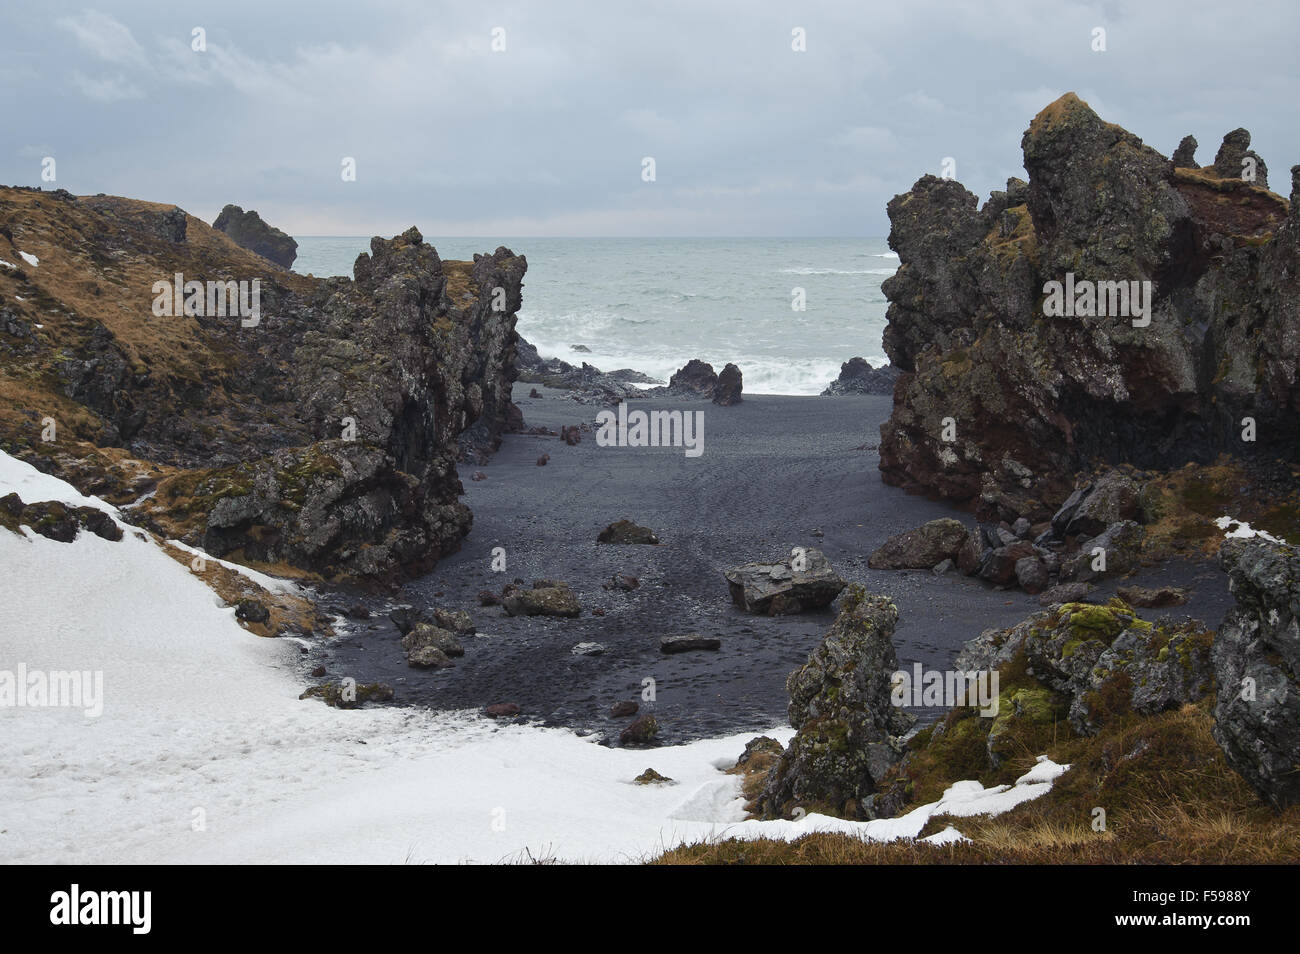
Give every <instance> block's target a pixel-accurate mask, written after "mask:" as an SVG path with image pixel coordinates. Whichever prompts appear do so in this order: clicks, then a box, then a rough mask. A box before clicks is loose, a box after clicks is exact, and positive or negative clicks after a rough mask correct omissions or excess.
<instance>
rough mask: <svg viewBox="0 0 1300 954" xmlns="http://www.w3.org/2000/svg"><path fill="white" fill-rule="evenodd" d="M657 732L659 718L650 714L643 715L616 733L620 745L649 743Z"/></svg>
mask: <svg viewBox="0 0 1300 954" xmlns="http://www.w3.org/2000/svg"><path fill="white" fill-rule="evenodd" d="M658 734H659V720H658V719H656V718H655V717H654V716H652V715H643V716H641V718H639V719H637V720H636V721H635V722H633V723H632V724H631V725H629V726H628V727H627V728H625V729H624V730H623V731H622V732H620V733H619V735H618V741H619V744H620V745H625V746H637V745H650V744H651V743H652V742H654V740H655V736H657V735H658Z"/></svg>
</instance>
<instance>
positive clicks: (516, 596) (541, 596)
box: [501, 580, 582, 619]
mask: <svg viewBox="0 0 1300 954" xmlns="http://www.w3.org/2000/svg"><path fill="white" fill-rule="evenodd" d="M541 584H548V585H541ZM507 590H508V591H509V592H508V593H507V594H506V595H505V596H503V598H502V600H501V605H502V606H503V607H505V611H506V615H508V616H560V617H565V618H568V619H573V618H576V617H577V616H579V615H580V614H581V613H582V607H580V606H579V605H578V598H577V596H575V595H574V593H573V590H571V589H570V588H569V586H568V584H567V583H559V582H556V581H554V580H539V581H537V583H536V584H534V585H533V588H532V589H531V590H526V589H522V588H513V589H512V588H510V587H507Z"/></svg>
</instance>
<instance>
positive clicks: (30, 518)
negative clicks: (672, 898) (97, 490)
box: [0, 493, 122, 543]
mask: <svg viewBox="0 0 1300 954" xmlns="http://www.w3.org/2000/svg"><path fill="white" fill-rule="evenodd" d="M23 526H27V527H31V529H32V530H33V531H35V532H36V533H38V534H40V535H41V536H43V537H45V538H47V539H49V540H54V541H56V542H57V543H71V542H72V541H74V540H76V539H77V534H78V533H80V532H81V531H82V530H83V529H85V530H89V531H90V532H91V533H93V534H94V535H95V536H97V537H100V538H102V539H104V540H109V541H111V542H113V543H116V542H118V541H119V540H121V539H122V528H121V527H119V526H118V525H117V523H116V522H115V521H114V520H113V518H112V517H110V516H109V515H108V514H106V513H105V512H104V511H102V510H99V509H98V508H96V507H74V506H72V505H70V504H65V503H62V502H60V501H57V500H42V501H39V502H37V503H31V504H27V503H23V499H22V498H21V497H20V496H18V494H16V493H11V494H6V495H5V496H4V497H0V527H7V528H8V529H10V530H12V531H14V532H15V533H16V532H19V528H20V527H23Z"/></svg>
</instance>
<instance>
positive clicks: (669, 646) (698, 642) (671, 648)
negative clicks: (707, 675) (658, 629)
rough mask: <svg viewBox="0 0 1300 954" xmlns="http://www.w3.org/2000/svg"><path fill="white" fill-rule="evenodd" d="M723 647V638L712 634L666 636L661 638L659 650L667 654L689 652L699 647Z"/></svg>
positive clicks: (710, 648)
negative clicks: (717, 637) (711, 635)
mask: <svg viewBox="0 0 1300 954" xmlns="http://www.w3.org/2000/svg"><path fill="white" fill-rule="evenodd" d="M721 648H722V640H720V639H715V638H713V637H710V636H697V635H694V634H692V635H690V636H664V637H663V638H662V639H660V640H659V651H660V652H661V653H664V654H666V655H671V654H673V653H689V652H692V651H694V650H697V649H704V650H718V649H721Z"/></svg>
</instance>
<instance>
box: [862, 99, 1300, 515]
mask: <svg viewBox="0 0 1300 954" xmlns="http://www.w3.org/2000/svg"><path fill="white" fill-rule="evenodd" d="M1243 132H1244V131H1243V130H1237V131H1234V133H1231V134H1229V138H1232V137H1236V138H1233V141H1232V143H1225V149H1226V148H1227V147H1228V146H1233V147H1234V149H1235V148H1236V147H1237V146H1239V145H1240V142H1239V140H1241V138H1242V137H1241V136H1240V134H1241V133H1243ZM1244 141H1245V143H1246V144H1247V145H1248V144H1249V138H1248V135H1247V136H1246V138H1245V140H1244ZM1022 148H1023V152H1024V163H1025V168H1026V169H1027V170H1028V172H1029V182H1028V183H1026V182H1023V181H1021V180H1018V179H1012V180H1010V181H1009V182H1008V185H1007V191H1006V192H994V193H993V195H992V196H991V197H990V199H989V201H988V202H986V203H985V205H984V206H983V208H979V207H978V202H977V200H976V197H975V196H974V195H973V194H971V193H970V192H968V191H967V190H966V189H964V188H963V187H962V186H961V185H960V184H958V183H957V182H955V181H951V180H943V179H937V178H935V177H933V176H925V177H923V178H922V179H920V180H919V181H918V182H917V183H916V185H914V186H913V187H912V190H911V191H910V192H908V193H906V194H904V195H900V196H897V197H895V198H894V199H893V200H892V201H891V202H890V203H889V216H890V221H891V231H890V245H891V247H892V248H893V249H894V250H895V251H897V252H898V255H899V258H900V262H901V265H900V268H899V270H898V273H897V274H896V275H895V276H893V277H892V278H890V279H889V280H888V281H886V282H885V284H884V291H885V294H886V296H887V297H888V299H889V301H890V306H889V311H888V322H889V323H888V327H887V328H886V331H885V336H884V342H885V349H886V351H887V353H888V354H889V356H890V358H891V360H892V361H893V363H894V364H895V365H896V366H898V367H899V368H901V369H902V370H903V371H904V372H905V373H904V374H903V375H902V376H901V378H900V380H899V381H898V383H897V386H896V388H895V392H894V412H893V415H892V417H891V419H890V420H889V421H888V422H887V423H886V424H885V425H884V426H883V427H882V438H883V440H882V444H881V463H880V467H881V471H882V473H883V478H884V480H885V481H886V482H887V483H890V484H895V485H901V486H905V487H908V488H911V489H916V490H922V491H925V492H929V493H934V494H938V495H941V496H944V497H948V498H951V499H954V500H956V501H960V502H963V503H968V504H971V505H973V506H975V507H976V508H977V509H978V510H979V511H980V512H981V514H982V515H984V516H986V517H988V518H990V519H1008V520H1014V519H1015V518H1016V517H1017V516H1022V515H1023V516H1026V517H1029V518H1030V519H1031V520H1037V519H1043V518H1044V517H1046V516H1050V513H1051V511H1052V510H1053V509H1054V508H1055V506H1056V505H1057V504H1059V503H1060V502H1061V500H1062V499H1064V497H1065V496H1066V495H1067V494H1068V492H1069V490H1070V481H1071V477H1072V475H1073V474H1074V473H1075V472H1076V471H1077V470H1079V469H1081V468H1083V467H1085V466H1088V465H1090V464H1092V463H1094V462H1098V461H1105V462H1120V461H1126V462H1129V463H1133V464H1136V465H1138V466H1143V467H1174V466H1181V465H1182V464H1185V463H1186V462H1188V461H1189V460H1190V461H1199V462H1206V461H1209V460H1212V459H1214V458H1215V457H1216V456H1217V455H1218V454H1219V453H1221V452H1228V453H1232V454H1236V455H1241V456H1253V455H1261V456H1266V457H1269V458H1278V457H1282V458H1287V459H1291V460H1295V459H1297V458H1300V416H1297V411H1298V410H1300V381H1298V377H1297V365H1298V363H1300V283H1298V282H1297V275H1298V274H1300V269H1298V267H1297V266H1300V258H1298V257H1300V210H1297V207H1296V205H1295V203H1294V202H1292V203H1291V204H1290V205H1288V203H1287V202H1286V200H1284V199H1282V198H1281V197H1280V196H1277V195H1274V194H1273V193H1271V192H1269V191H1267V190H1266V189H1264V188H1261V187H1259V186H1258V185H1257V184H1255V183H1252V182H1248V181H1244V180H1243V179H1242V178H1240V176H1238V177H1228V178H1225V177H1224V176H1223V175H1222V174H1221V172H1222V170H1221V169H1217V167H1216V166H1208V167H1205V168H1203V169H1198V168H1195V167H1194V166H1193V167H1191V168H1178V169H1175V168H1174V164H1173V163H1172V162H1171V161H1170V160H1168V159H1166V158H1165V157H1164V156H1162V155H1160V154H1159V153H1158V152H1156V151H1155V150H1154V149H1151V148H1150V147H1148V146H1145V145H1143V143H1142V141H1141V140H1140V139H1138V138H1137V137H1136V136H1134V135H1132V134H1131V133H1129V132H1127V131H1125V130H1123V129H1121V128H1120V127H1118V126H1115V125H1113V124H1110V123H1106V122H1104V121H1102V120H1101V119H1100V118H1099V117H1098V116H1097V115H1096V114H1095V113H1094V112H1093V111H1092V110H1091V109H1090V108H1089V107H1088V106H1087V104H1085V103H1083V102H1082V101H1081V100H1079V99H1078V98H1077V97H1076V96H1074V95H1073V94H1066V95H1065V96H1063V97H1062V98H1061V99H1059V100H1057V101H1056V102H1055V103H1053V104H1051V105H1050V106H1048V107H1047V108H1046V109H1044V110H1043V111H1042V112H1041V113H1040V114H1039V115H1038V116H1037V117H1036V118H1035V119H1034V121H1033V123H1032V124H1031V125H1030V127H1029V129H1028V131H1026V133H1025V135H1024V138H1023V141H1022ZM1189 148H1190V147H1189ZM1184 151H1185V152H1186V151H1187V150H1186V149H1185V150H1184ZM1237 151H1238V152H1240V151H1241V150H1240V149H1237ZM1220 152H1221V153H1222V152H1223V150H1221V151H1220ZM1233 155H1236V153H1235V152H1234V153H1233ZM1249 155H1251V156H1253V153H1249ZM1182 161H1189V160H1188V159H1187V157H1184V159H1183V160H1182ZM1227 165H1231V163H1225V164H1224V168H1226V166H1227ZM1234 168H1239V165H1238V166H1234ZM1259 168H1260V169H1262V168H1263V164H1262V162H1261V163H1259ZM1297 169H1298V170H1300V167H1297ZM1293 177H1295V178H1296V181H1297V183H1300V173H1298V172H1297V171H1296V170H1293ZM1259 181H1261V180H1260V179H1259V178H1257V179H1256V180H1255V182H1256V183H1258V182H1259ZM1295 197H1296V196H1295V193H1294V192H1293V199H1294V198H1295ZM1049 282H1060V283H1062V285H1063V287H1064V289H1065V292H1064V294H1065V295H1066V296H1069V295H1070V289H1071V288H1082V287H1084V286H1085V285H1091V286H1092V287H1093V288H1095V289H1097V290H1099V294H1098V296H1097V298H1096V299H1095V300H1096V301H1098V302H1099V301H1101V300H1102V299H1103V295H1102V294H1101V293H1100V289H1108V288H1111V287H1113V286H1108V285H1101V284H1099V283H1118V282H1127V283H1133V282H1137V283H1139V284H1138V285H1136V286H1135V285H1132V284H1130V285H1129V286H1128V288H1130V289H1132V290H1134V291H1137V292H1138V294H1139V296H1140V295H1141V294H1142V293H1143V292H1144V291H1145V289H1146V288H1149V289H1150V299H1149V302H1148V304H1149V306H1150V307H1149V311H1147V312H1145V313H1140V314H1139V313H1135V309H1134V308H1133V307H1132V306H1133V305H1136V304H1138V302H1139V299H1135V300H1134V301H1133V302H1131V304H1130V311H1129V313H1127V314H1116V313H1115V309H1114V308H1113V307H1112V308H1111V311H1110V314H1108V315H1104V316H1099V317H1092V316H1086V315H1081V314H1076V313H1075V309H1074V308H1073V307H1071V306H1072V305H1074V304H1075V301H1073V300H1072V301H1071V303H1070V305H1067V306H1066V307H1067V309H1068V310H1067V311H1066V313H1064V314H1058V313H1056V310H1055V309H1053V308H1051V307H1050V306H1049V308H1048V310H1049V311H1053V314H1050V315H1049V314H1045V313H1044V311H1045V309H1044V305H1045V300H1046V299H1047V298H1048V297H1049V296H1048V288H1047V283H1049ZM1143 282H1149V283H1150V285H1149V286H1143V285H1142V284H1141V283H1143ZM1106 300H1108V301H1111V304H1112V306H1113V304H1114V301H1113V300H1111V299H1110V298H1109V297H1108V296H1107V298H1106ZM1079 303H1080V304H1082V305H1084V308H1086V302H1084V301H1082V300H1081V301H1080V302H1079ZM1080 310H1083V309H1080ZM1097 310H1102V309H1101V308H1100V307H1099V308H1098V309H1097ZM1147 319H1149V322H1148V321H1147ZM1243 417H1252V418H1254V420H1255V422H1256V424H1255V435H1254V436H1255V438H1256V440H1255V441H1254V442H1249V441H1244V440H1243V439H1242V432H1243V425H1242V423H1241V421H1242V418H1243ZM949 418H950V419H951V421H946V420H945V419H949ZM945 424H947V425H948V426H946V427H945Z"/></svg>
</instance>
